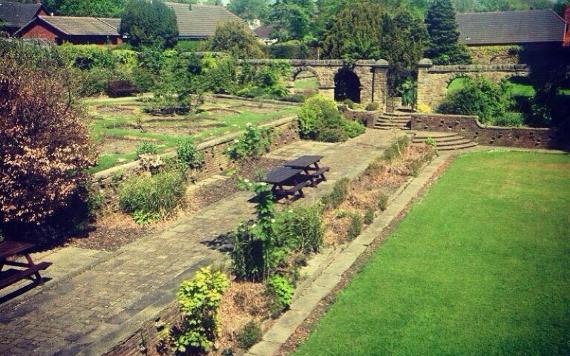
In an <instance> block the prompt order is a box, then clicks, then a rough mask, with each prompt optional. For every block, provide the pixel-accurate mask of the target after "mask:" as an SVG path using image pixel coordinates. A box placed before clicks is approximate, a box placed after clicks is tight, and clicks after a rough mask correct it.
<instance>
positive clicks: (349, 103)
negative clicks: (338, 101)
mask: <svg viewBox="0 0 570 356" xmlns="http://www.w3.org/2000/svg"><path fill="white" fill-rule="evenodd" d="M342 103H343V104H344V105H346V106H348V108H349V109H354V108H355V107H356V104H355V103H354V101H352V100H350V99H344V100H343V101H342Z"/></svg>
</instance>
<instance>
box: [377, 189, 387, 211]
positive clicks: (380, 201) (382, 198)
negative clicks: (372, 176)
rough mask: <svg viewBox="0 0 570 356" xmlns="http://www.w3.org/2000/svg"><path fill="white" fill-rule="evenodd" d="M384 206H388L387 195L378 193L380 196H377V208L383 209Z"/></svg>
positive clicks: (384, 208)
mask: <svg viewBox="0 0 570 356" xmlns="http://www.w3.org/2000/svg"><path fill="white" fill-rule="evenodd" d="M386 208H388V195H386V194H384V193H380V196H379V197H378V209H380V211H384V210H386Z"/></svg>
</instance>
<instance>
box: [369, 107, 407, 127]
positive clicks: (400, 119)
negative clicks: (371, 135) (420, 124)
mask: <svg viewBox="0 0 570 356" xmlns="http://www.w3.org/2000/svg"><path fill="white" fill-rule="evenodd" d="M411 119H412V115H411V112H410V111H403V110H396V111H394V112H390V113H384V114H382V115H380V116H379V117H378V118H377V119H376V121H375V122H374V128H375V129H380V130H391V129H401V130H409V129H410V120H411Z"/></svg>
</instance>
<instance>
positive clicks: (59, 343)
mask: <svg viewBox="0 0 570 356" xmlns="http://www.w3.org/2000/svg"><path fill="white" fill-rule="evenodd" d="M393 139H394V134H393V133H392V132H387V131H380V130H368V131H367V132H366V134H364V135H362V136H360V137H358V138H356V139H354V140H351V141H349V142H346V143H343V144H325V143H315V142H296V143H293V144H291V145H288V146H285V147H283V148H281V149H279V150H277V151H275V152H274V153H272V154H271V155H270V156H271V157H280V158H285V159H291V158H293V157H294V156H297V155H300V154H310V153H314V154H322V155H323V156H325V159H324V160H323V163H324V164H326V165H328V166H330V167H331V173H330V174H329V175H328V177H329V181H328V182H325V183H323V184H321V185H319V187H318V188H317V189H308V190H307V199H306V200H305V199H303V200H304V201H308V200H313V199H317V198H318V197H320V196H322V195H323V194H325V193H326V192H329V191H330V189H331V187H332V185H333V184H334V181H335V180H337V179H339V178H341V177H345V176H347V177H353V176H356V175H358V174H359V173H360V172H362V171H363V170H364V169H365V168H366V167H367V166H368V164H369V163H370V162H371V161H372V160H374V159H375V158H376V157H378V156H380V155H381V154H382V152H383V149H384V148H385V147H387V146H388V144H389V142H390V141H391V140H393ZM250 197H251V194H250V193H247V192H239V193H236V194H233V195H232V196H230V197H228V198H227V199H225V200H223V201H220V202H218V203H215V204H213V205H211V206H209V207H207V208H205V209H203V210H201V211H199V212H197V213H196V214H194V215H192V216H188V217H184V218H181V219H180V221H179V222H178V223H177V224H176V225H175V226H174V227H173V228H171V229H169V230H167V231H165V232H163V233H161V234H160V235H157V236H147V237H144V238H141V239H140V240H137V241H135V242H133V243H131V244H129V245H127V246H124V247H122V248H121V249H119V250H118V251H116V252H114V253H110V254H105V255H103V256H100V258H98V259H95V260H94V261H93V260H91V261H89V263H87V264H84V265H83V266H81V267H77V266H76V267H75V269H74V271H75V272H74V273H72V274H71V275H68V276H62V275H61V273H62V272H61V271H63V270H66V269H65V268H63V267H64V266H60V268H59V269H58V268H53V267H54V266H52V268H50V269H48V270H47V271H46V272H45V273H44V275H45V276H46V277H47V278H53V280H52V281H51V282H48V283H46V284H45V285H44V286H41V287H38V288H37V289H36V290H34V292H33V293H31V294H29V295H25V296H24V297H21V298H19V299H16V300H13V301H11V302H7V303H5V304H3V305H0V335H2V337H1V338H0V354H2V355H3V354H10V355H29V354H54V353H59V354H70V353H77V352H79V351H81V352H82V353H88V354H97V353H102V352H105V351H106V350H107V349H108V348H109V347H110V346H113V345H114V344H115V343H116V342H118V341H121V340H122V339H123V338H125V337H127V336H129V335H130V334H131V333H132V332H134V331H135V330H136V329H137V328H138V327H139V326H140V325H141V324H142V322H144V321H146V320H149V319H151V318H152V317H153V316H154V315H156V314H157V313H158V311H160V310H161V309H162V308H163V307H164V306H166V305H167V304H168V303H170V302H171V301H172V300H173V299H174V296H175V291H176V289H177V287H178V285H179V284H180V282H181V281H182V280H184V279H187V278H190V277H191V276H192V275H193V273H194V272H195V271H196V270H197V269H198V268H200V267H201V266H204V265H208V264H211V263H213V262H216V261H223V260H225V259H226V255H225V254H224V253H223V252H222V251H223V248H224V241H220V239H219V236H220V235H222V234H225V233H227V232H229V231H231V230H233V228H234V227H235V226H236V225H237V224H238V223H239V222H240V221H242V220H244V219H248V218H249V217H250V216H252V214H253V206H252V205H251V204H249V203H248V202H247V200H248V198H250ZM303 200H300V201H303ZM62 250H65V249H62ZM52 257H54V255H52ZM46 259H47V260H49V259H50V258H49V255H48V256H47V258H46ZM79 260H80V259H76V260H73V258H70V259H69V260H68V262H67V264H68V265H69V266H71V265H72V264H74V263H76V264H77V261H79ZM61 261H62V264H63V263H64V262H63V261H64V260H61ZM56 271H57V272H56ZM58 273H60V275H57V274H58Z"/></svg>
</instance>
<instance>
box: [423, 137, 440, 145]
mask: <svg viewBox="0 0 570 356" xmlns="http://www.w3.org/2000/svg"><path fill="white" fill-rule="evenodd" d="M424 143H425V144H426V145H428V146H432V147H437V142H436V141H435V139H434V138H433V137H431V136H429V137H428V138H426V139H425V141H424Z"/></svg>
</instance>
